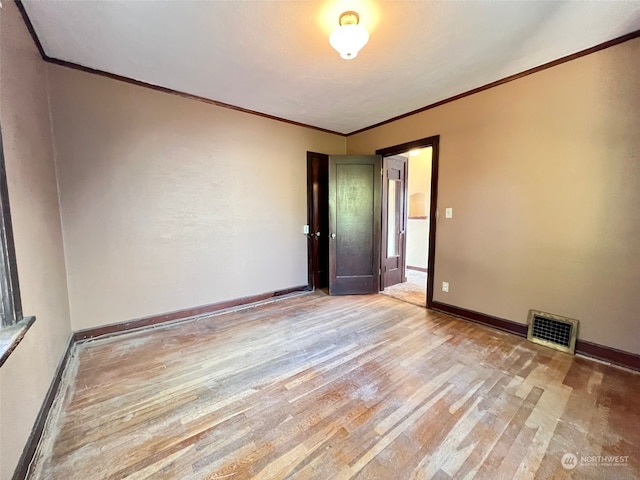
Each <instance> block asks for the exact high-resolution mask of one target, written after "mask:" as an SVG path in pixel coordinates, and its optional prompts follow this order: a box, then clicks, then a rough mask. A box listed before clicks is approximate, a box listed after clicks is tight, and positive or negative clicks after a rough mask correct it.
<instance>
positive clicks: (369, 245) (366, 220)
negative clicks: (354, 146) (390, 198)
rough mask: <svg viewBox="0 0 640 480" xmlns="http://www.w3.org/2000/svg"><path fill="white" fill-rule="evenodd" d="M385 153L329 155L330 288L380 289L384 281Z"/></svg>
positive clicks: (351, 290) (333, 291)
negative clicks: (381, 271) (381, 248)
mask: <svg viewBox="0 0 640 480" xmlns="http://www.w3.org/2000/svg"><path fill="white" fill-rule="evenodd" d="M381 169H382V157H380V156H378V155H368V156H357V155H332V156H330V157H329V234H330V237H329V293H330V294H331V295H347V294H366V293H377V292H378V291H379V286H380V219H381V201H380V193H381V192H380V189H381V171H382V170H381Z"/></svg>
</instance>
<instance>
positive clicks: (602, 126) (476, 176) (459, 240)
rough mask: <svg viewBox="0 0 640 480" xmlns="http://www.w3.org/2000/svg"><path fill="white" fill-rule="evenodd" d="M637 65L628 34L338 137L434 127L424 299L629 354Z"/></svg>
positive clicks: (637, 298)
mask: <svg viewBox="0 0 640 480" xmlns="http://www.w3.org/2000/svg"><path fill="white" fill-rule="evenodd" d="M639 71H640V39H635V40H632V41H629V42H626V43H623V44H620V45H617V46H615V47H612V48H609V49H606V50H603V51H600V52H597V53H595V54H592V55H588V56H585V57H582V58H579V59H577V60H575V61H572V62H568V63H565V64H562V65H559V66H556V67H553V68H550V69H547V70H544V71H542V72H539V73H536V74H533V75H530V76H527V77H524V78H522V79H519V80H516V81H513V82H510V83H507V84H505V85H502V86H500V87H497V88H493V89H490V90H487V91H484V92H482V93H478V94H476V95H472V96H469V97H466V98H463V99H460V100H457V101H455V102H451V103H448V104H445V105H443V106H440V107H437V108H434V109H431V110H427V111H425V112H423V113H419V114H416V115H413V116H410V117H407V118H404V119H401V120H398V121H396V122H393V123H390V124H387V125H384V126H381V127H379V128H375V129H372V130H369V131H366V132H363V133H360V134H357V135H353V136H350V137H349V138H348V140H347V149H348V152H349V153H371V152H373V151H375V150H376V149H378V148H382V147H388V146H391V145H397V144H400V143H404V142H407V141H411V140H416V139H419V138H423V137H428V136H431V135H440V136H441V137H440V175H439V193H438V207H439V211H440V216H439V222H438V230H437V239H436V243H437V246H436V259H435V284H436V292H435V300H437V301H441V302H444V303H448V304H452V305H456V306H460V307H464V308H467V309H471V310H476V311H479V312H483V313H487V314H492V315H496V316H499V317H503V318H507V319H510V320H513V321H516V322H520V323H526V318H527V311H528V310H529V309H530V308H536V309H541V310H545V311H549V312H554V313H558V314H561V315H566V316H570V317H574V318H577V319H579V320H580V321H581V326H580V329H581V330H580V338H582V339H584V340H589V341H593V342H597V343H600V344H604V345H609V346H612V347H615V348H619V349H622V350H626V351H630V352H635V353H640V333H639V332H640V316H639V314H638V312H640V295H639V294H638V288H639V286H640V261H639V260H640V216H639V215H638V206H639V205H640V159H639V157H638V152H640V127H639V126H640V83H639V82H638V72H639ZM445 207H453V209H454V216H453V218H452V219H449V220H445V219H444V218H443V217H444V215H443V213H444V212H443V209H444V208H445ZM442 281H448V282H450V291H449V293H443V292H442V291H441V289H440V288H439V287H440V286H441V284H442Z"/></svg>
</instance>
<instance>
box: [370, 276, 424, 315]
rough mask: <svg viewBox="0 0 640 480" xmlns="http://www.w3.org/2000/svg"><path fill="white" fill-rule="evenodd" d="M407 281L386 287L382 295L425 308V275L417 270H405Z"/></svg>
mask: <svg viewBox="0 0 640 480" xmlns="http://www.w3.org/2000/svg"><path fill="white" fill-rule="evenodd" d="M406 276H407V281H406V282H403V283H398V284H396V285H393V286H391V287H386V288H385V289H384V290H383V291H382V292H380V293H382V294H383V295H386V296H388V297H392V298H395V299H397V300H402V301H403V302H408V303H412V304H414V305H418V306H419V307H426V306H427V273H426V272H419V271H417V270H409V269H407V270H406Z"/></svg>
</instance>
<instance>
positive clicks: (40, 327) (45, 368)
mask: <svg viewBox="0 0 640 480" xmlns="http://www.w3.org/2000/svg"><path fill="white" fill-rule="evenodd" d="M0 17H1V20H0V28H1V32H0V45H1V50H0V69H1V76H0V122H1V125H2V136H3V143H4V154H5V162H6V169H7V182H8V184H9V200H10V202H11V213H12V217H13V231H14V237H15V246H16V257H17V265H18V275H19V281H20V291H21V294H22V305H23V310H24V313H25V314H26V315H35V316H36V322H35V324H34V325H33V326H32V327H31V329H30V330H29V331H28V332H27V334H26V336H25V338H24V340H23V341H22V343H20V345H18V347H17V348H16V350H15V351H14V352H13V353H12V354H11V356H10V357H9V359H8V360H7V361H6V363H5V364H4V365H3V366H2V368H1V369H0V478H2V479H9V478H11V475H12V473H13V470H14V469H15V466H16V464H17V462H18V459H19V457H20V454H21V453H22V449H23V447H24V445H25V442H26V440H27V438H28V436H29V433H30V432H31V427H32V426H33V422H34V420H35V418H36V415H37V413H38V410H39V409H40V405H41V404H42V401H43V399H44V395H45V393H46V391H47V389H48V388H49V384H50V382H51V379H52V377H53V373H54V371H55V369H56V367H57V365H58V362H59V360H60V358H61V357H62V353H63V351H64V349H65V347H66V343H67V339H68V337H69V334H70V324H69V307H68V299H67V289H66V277H65V268H64V255H63V247H62V234H61V228H60V214H59V211H58V194H57V186H56V178H55V166H54V160H53V149H52V142H51V127H50V123H49V110H48V104H47V85H46V66H45V63H44V62H43V61H42V59H41V58H40V55H39V54H38V51H37V50H36V48H35V45H34V43H33V40H32V39H31V37H30V36H29V34H28V32H27V29H26V28H25V25H24V22H23V21H22V18H21V17H20V14H19V13H18V11H17V8H16V6H15V4H14V3H13V2H3V8H2V10H1V13H0Z"/></svg>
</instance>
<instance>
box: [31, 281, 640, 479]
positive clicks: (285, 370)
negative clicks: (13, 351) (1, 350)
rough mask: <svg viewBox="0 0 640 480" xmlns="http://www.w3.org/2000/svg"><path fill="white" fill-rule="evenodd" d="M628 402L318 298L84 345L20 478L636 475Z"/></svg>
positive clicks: (639, 433) (634, 398)
mask: <svg viewBox="0 0 640 480" xmlns="http://www.w3.org/2000/svg"><path fill="white" fill-rule="evenodd" d="M638 398H640V375H637V374H634V373H631V372H628V371H624V370H621V369H617V368H613V367H610V366H606V365H603V364H599V363H596V362H593V361H591V360H587V359H583V358H579V357H577V358H575V357H572V356H570V355H566V354H563V353H560V352H555V351H553V350H550V349H547V348H544V347H541V346H537V345H533V344H531V343H528V342H526V341H525V340H522V339H520V338H518V337H515V336H512V335H510V334H506V333H501V332H498V331H496V330H492V329H489V328H486V327H483V326H479V325H475V324H473V323H470V322H466V321H463V320H458V319H454V318H451V317H448V316H446V315H440V314H435V313H433V312H429V311H427V310H426V309H424V308H420V307H416V306H413V305H410V304H407V303H402V302H399V301H397V300H394V299H392V298H388V297H385V296H382V295H371V296H350V297H328V296H326V295H324V294H322V293H312V294H306V295H300V296H297V297H292V298H288V299H283V300H280V301H277V302H273V303H268V304H264V305H261V306H258V307H255V308H250V309H247V310H242V311H238V312H234V313H228V314H223V315H218V316H213V317H209V318H206V319H199V320H196V321H189V322H185V323H181V324H178V325H173V326H169V327H163V328H158V329H154V330H147V331H140V332H136V333H130V334H127V335H123V336H119V337H113V338H110V339H105V340H99V341H92V342H87V343H84V344H81V345H79V346H78V347H77V348H76V350H75V351H74V354H73V358H72V361H71V363H70V366H69V369H68V371H67V373H66V375H65V379H64V385H63V388H62V390H61V393H60V395H59V397H58V399H57V401H56V403H55V405H54V409H53V411H52V414H51V417H50V421H49V423H48V425H47V427H46V431H45V436H44V439H43V441H42V442H41V445H40V449H39V451H38V453H37V457H36V462H35V463H34V465H32V469H31V474H30V478H38V479H64V480H71V479H80V480H93V479H122V478H127V479H143V478H160V479H163V478H167V479H230V480H238V479H247V478H255V479H284V478H299V479H322V480H325V479H327V480H334V479H349V478H355V479H384V480H395V479H401V480H402V479H431V478H434V479H451V478H453V479H471V478H482V479H491V480H500V479H513V478H516V479H519V478H537V479H549V478H576V479H578V478H579V479H607V478H610V479H616V480H620V479H637V478H640V465H639V461H640V406H639V405H640V404H639V403H638ZM565 453H572V454H574V455H576V456H577V458H578V461H577V465H575V468H573V469H566V468H564V467H563V465H562V464H561V459H562V457H563V455H564V454H565ZM598 455H607V456H608V455H618V456H626V457H628V458H627V460H626V461H625V462H621V461H618V462H616V464H615V465H610V464H606V463H603V461H602V459H600V461H598V462H596V464H588V465H587V464H585V465H581V464H580V461H581V459H584V457H587V456H589V457H591V456H598ZM589 459H590V460H594V459H593V458H589ZM589 459H588V460H589ZM618 460H621V459H618ZM567 466H571V465H567Z"/></svg>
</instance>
